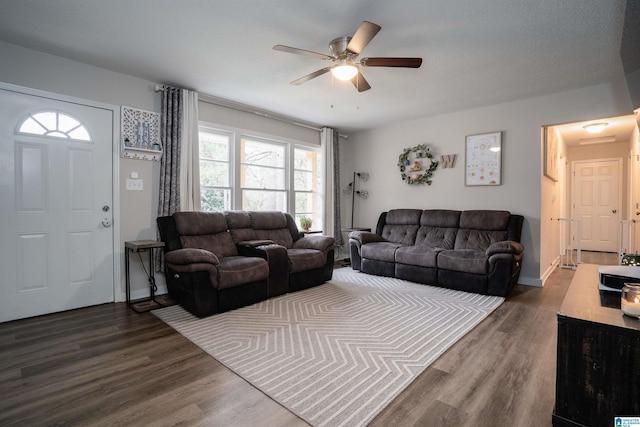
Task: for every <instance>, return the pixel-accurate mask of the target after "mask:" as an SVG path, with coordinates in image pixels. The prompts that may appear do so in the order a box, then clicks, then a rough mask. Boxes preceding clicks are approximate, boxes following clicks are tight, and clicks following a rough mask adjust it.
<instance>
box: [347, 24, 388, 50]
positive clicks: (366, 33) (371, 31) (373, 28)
mask: <svg viewBox="0 0 640 427" xmlns="http://www.w3.org/2000/svg"><path fill="white" fill-rule="evenodd" d="M381 28H382V27H381V26H380V25H378V24H374V23H373V22H369V21H362V24H360V27H359V28H358V30H357V31H356V33H355V34H354V35H353V37H351V41H350V42H349V44H348V45H347V50H349V51H351V52H353V53H356V54H358V55H359V54H360V52H362V51H363V50H364V48H365V46H366V45H368V44H369V42H370V41H371V39H373V38H374V37H375V35H376V34H378V31H380V29H381Z"/></svg>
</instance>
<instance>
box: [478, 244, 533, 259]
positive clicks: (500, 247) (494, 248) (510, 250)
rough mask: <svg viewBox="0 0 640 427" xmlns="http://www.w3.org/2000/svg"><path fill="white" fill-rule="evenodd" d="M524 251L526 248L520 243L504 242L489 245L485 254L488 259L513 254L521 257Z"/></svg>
mask: <svg viewBox="0 0 640 427" xmlns="http://www.w3.org/2000/svg"><path fill="white" fill-rule="evenodd" d="M523 250H524V246H522V244H520V243H519V242H515V241H513V240H505V241H502V242H495V243H492V244H491V245H489V247H488V248H487V250H486V252H485V254H486V255H487V257H490V256H492V255H496V254H513V255H520V254H521V253H522V251H523Z"/></svg>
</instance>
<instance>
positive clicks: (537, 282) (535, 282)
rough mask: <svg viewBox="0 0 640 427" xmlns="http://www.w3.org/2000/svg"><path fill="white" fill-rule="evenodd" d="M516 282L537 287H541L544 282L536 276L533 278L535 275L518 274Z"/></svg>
mask: <svg viewBox="0 0 640 427" xmlns="http://www.w3.org/2000/svg"><path fill="white" fill-rule="evenodd" d="M518 284H520V285H527V286H535V287H537V288H541V287H542V286H543V284H544V282H543V281H542V279H538V278H535V277H527V276H520V277H519V278H518Z"/></svg>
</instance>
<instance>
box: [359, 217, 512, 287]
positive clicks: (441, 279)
mask: <svg viewBox="0 0 640 427" xmlns="http://www.w3.org/2000/svg"><path fill="white" fill-rule="evenodd" d="M523 220H524V218H523V217H522V216H521V215H513V214H511V213H510V212H508V211H497V210H470V211H457V210H438V209H431V210H420V209H394V210H390V211H389V212H383V213H382V214H381V215H380V217H379V219H378V224H377V226H376V232H375V233H372V232H364V231H354V232H351V233H350V235H349V246H350V255H351V264H352V266H353V268H354V269H356V270H360V271H362V272H364V273H369V274H375V275H379V276H388V277H396V278H399V279H405V280H410V281H413V282H418V283H424V284H429V285H435V286H441V287H445V288H450V289H456V290H462V291H467V292H475V293H480V294H485V295H498V296H506V295H507V294H508V293H509V290H510V289H511V288H512V287H513V286H514V285H515V284H516V283H517V281H518V277H519V276H520V268H521V262H522V251H523V250H524V248H523V246H522V244H520V236H521V232H522V224H523Z"/></svg>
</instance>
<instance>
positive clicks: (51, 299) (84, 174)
mask: <svg viewBox="0 0 640 427" xmlns="http://www.w3.org/2000/svg"><path fill="white" fill-rule="evenodd" d="M113 120H114V118H113V111H112V110H108V109H102V108H97V107H91V106H86V105H81V104H78V103H72V102H64V101H60V100H56V99H52V98H48V97H45V96H36V95H32V94H24V93H19V92H15V91H12V90H6V89H3V88H0V200H1V202H0V218H2V221H0V322H4V321H8V320H14V319H20V318H25V317H31V316H37V315H41V314H46V313H52V312H57V311H63V310H68V309H73V308H78V307H86V306H89V305H95V304H101V303H105V302H111V301H113V300H114V295H113V289H114V285H113V279H114V278H113V274H114V273H113V272H114V268H113V265H114V264H113V263H114V259H113V254H114V248H113V228H111V222H112V221H113V212H112V206H113V204H112V173H113V171H112V169H113V168H112V146H113V145H112V144H113V142H112V141H113V135H112V134H113Z"/></svg>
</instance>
